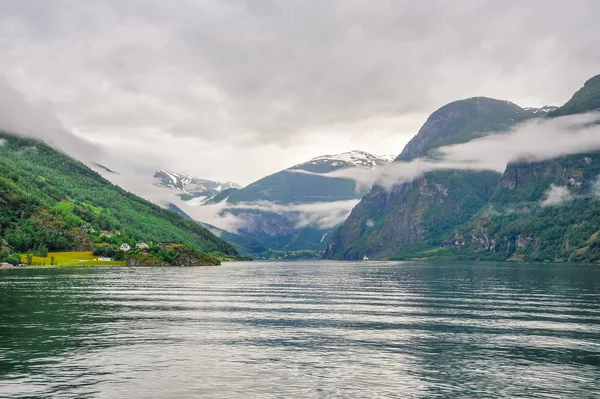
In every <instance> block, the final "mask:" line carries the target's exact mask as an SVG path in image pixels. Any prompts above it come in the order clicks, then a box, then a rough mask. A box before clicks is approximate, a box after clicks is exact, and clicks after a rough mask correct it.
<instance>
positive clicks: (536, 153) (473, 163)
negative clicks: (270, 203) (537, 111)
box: [321, 112, 600, 189]
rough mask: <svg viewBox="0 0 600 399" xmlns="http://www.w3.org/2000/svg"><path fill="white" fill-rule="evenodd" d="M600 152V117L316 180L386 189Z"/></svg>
mask: <svg viewBox="0 0 600 399" xmlns="http://www.w3.org/2000/svg"><path fill="white" fill-rule="evenodd" d="M598 150H600V113H597V112H591V113H586V114H580V115H571V116H563V117H559V118H549V119H532V120H529V121H526V122H524V123H521V124H519V125H517V126H515V127H514V128H513V129H512V130H511V131H509V132H507V133H502V134H495V135H491V136H487V137H483V138H480V139H476V140H472V141H469V142H467V143H464V144H456V145H451V146H445V147H440V148H438V149H437V153H438V155H439V159H436V160H432V159H429V158H420V159H416V160H413V161H411V162H394V163H392V164H390V165H387V166H385V167H383V168H380V169H374V170H355V169H342V170H337V171H334V172H331V173H326V174H322V175H321V176H326V177H331V178H347V179H353V180H355V181H356V182H357V184H358V185H370V184H377V185H379V186H382V187H385V188H388V189H389V188H391V187H393V186H395V185H398V184H402V183H405V182H409V181H412V180H413V179H415V178H418V177H420V176H422V175H423V174H425V173H427V172H432V171H436V170H450V169H459V170H492V171H496V172H499V173H502V172H504V170H505V169H506V166H507V165H508V164H509V163H513V162H519V161H527V162H533V161H544V160H548V159H552V158H556V157H560V156H564V155H571V154H578V153H583V152H591V151H598Z"/></svg>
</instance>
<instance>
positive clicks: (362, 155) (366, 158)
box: [290, 150, 395, 169]
mask: <svg viewBox="0 0 600 399" xmlns="http://www.w3.org/2000/svg"><path fill="white" fill-rule="evenodd" d="M394 158H395V156H392V155H384V156H378V155H373V154H370V153H368V152H364V151H357V150H355V151H350V152H343V153H341V154H329V155H323V156H320V157H316V158H313V159H311V160H310V161H308V162H304V163H301V164H298V165H294V166H292V167H291V168H290V169H306V168H307V167H314V166H318V165H328V166H330V167H334V168H335V169H342V168H352V167H354V168H363V169H364V168H366V169H371V168H376V167H378V166H383V165H387V164H388V163H390V162H392V161H393V160H394Z"/></svg>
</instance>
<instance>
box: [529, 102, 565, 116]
mask: <svg viewBox="0 0 600 399" xmlns="http://www.w3.org/2000/svg"><path fill="white" fill-rule="evenodd" d="M557 108H558V107H556V106H554V105H546V106H544V107H541V108H535V107H525V108H523V109H524V110H525V111H529V112H531V113H533V114H534V115H535V116H538V117H543V116H546V115H548V114H549V113H550V112H552V111H554V110H556V109H557Z"/></svg>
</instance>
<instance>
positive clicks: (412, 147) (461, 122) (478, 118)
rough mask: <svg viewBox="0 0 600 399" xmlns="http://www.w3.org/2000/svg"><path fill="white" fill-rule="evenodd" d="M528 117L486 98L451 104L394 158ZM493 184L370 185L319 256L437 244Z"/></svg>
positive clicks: (440, 175)
mask: <svg viewBox="0 0 600 399" xmlns="http://www.w3.org/2000/svg"><path fill="white" fill-rule="evenodd" d="M533 115H534V114H533V113H532V112H529V111H525V110H524V109H522V108H520V107H519V106H517V105H515V104H512V103H510V102H507V101H500V100H494V99H491V98H485V97H476V98H470V99H467V100H461V101H456V102H453V103H451V104H448V105H446V106H444V107H442V108H440V109H439V110H437V111H436V112H434V113H433V114H432V115H431V116H430V117H429V119H428V120H427V122H426V123H425V124H424V125H423V127H422V128H421V129H420V130H419V133H418V134H417V135H416V136H415V137H414V138H413V139H412V140H411V141H410V142H409V143H408V144H407V145H406V147H405V149H404V150H403V151H402V153H401V154H400V155H399V156H398V158H397V159H396V160H398V161H410V160H412V159H415V158H419V157H424V156H428V155H430V156H435V148H437V147H440V146H442V145H448V144H457V143H462V142H466V141H469V140H472V139H474V138H477V137H482V136H485V135H489V134H494V133H497V132H502V131H506V130H507V129H509V128H510V127H512V126H513V125H514V124H516V123H518V122H520V121H523V120H525V119H527V118H530V117H532V116H533ZM499 180H500V174H498V173H494V172H488V171H485V172H475V171H444V172H432V173H427V174H425V175H424V176H422V177H421V178H418V179H415V180H413V181H412V182H409V183H404V184H400V185H397V186H395V187H392V188H384V187H381V186H378V185H375V186H374V187H373V189H372V190H371V191H370V192H369V193H368V194H367V195H366V196H365V197H363V199H362V200H361V202H360V203H359V204H358V205H357V206H356V207H355V208H354V210H353V211H352V213H351V215H350V217H349V218H348V220H347V221H346V222H345V223H344V224H343V225H342V226H341V227H340V228H339V229H337V230H336V231H335V232H334V234H333V235H332V238H331V240H330V242H329V244H328V248H327V252H326V255H325V256H326V257H327V258H331V259H359V258H362V257H363V256H364V255H367V256H369V257H372V258H381V257H388V256H392V255H395V254H398V253H399V252H401V251H405V250H408V249H414V248H424V247H429V246H436V245H440V244H441V243H442V242H443V240H444V237H445V236H446V235H447V234H448V233H449V232H450V231H451V230H452V229H453V228H454V227H455V226H457V225H460V224H462V223H465V222H466V221H468V220H469V219H470V218H471V217H472V216H473V215H475V214H476V213H477V212H478V211H479V209H481V207H482V206H484V205H485V203H486V202H487V201H488V200H489V199H490V197H491V195H492V194H493V192H494V188H495V186H496V185H497V184H498V182H499Z"/></svg>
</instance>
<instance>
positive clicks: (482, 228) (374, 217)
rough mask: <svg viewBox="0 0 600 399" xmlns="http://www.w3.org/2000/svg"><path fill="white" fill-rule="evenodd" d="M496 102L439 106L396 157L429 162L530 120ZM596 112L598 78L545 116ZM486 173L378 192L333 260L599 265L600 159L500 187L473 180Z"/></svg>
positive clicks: (499, 181) (514, 168) (339, 238)
mask: <svg viewBox="0 0 600 399" xmlns="http://www.w3.org/2000/svg"><path fill="white" fill-rule="evenodd" d="M474 100H475V103H473V101H474ZM469 101H470V102H471V103H469ZM494 101H497V100H490V99H485V100H482V99H471V100H467V102H466V103H465V102H455V103H451V104H449V105H448V106H445V107H442V108H440V110H438V111H436V112H435V113H434V114H432V116H431V117H430V118H429V119H428V121H427V123H426V124H425V125H424V126H423V128H422V129H421V130H420V131H419V134H418V135H417V136H416V137H415V138H414V139H413V140H411V142H410V143H409V144H408V145H407V146H406V148H405V149H404V151H403V152H402V154H401V155H400V156H399V157H398V159H401V160H405V161H408V160H411V159H414V158H415V157H421V156H425V155H431V153H432V149H434V148H436V147H437V146H439V145H443V144H448V143H455V142H462V141H468V140H470V139H472V138H475V137H478V136H479V135H481V134H483V133H484V132H491V131H496V130H497V128H498V127H500V126H501V125H502V124H504V125H505V126H506V127H508V126H510V123H507V121H506V118H507V117H509V118H510V121H513V120H514V121H518V120H522V119H519V118H517V117H514V116H510V114H507V111H510V110H511V109H513V112H515V113H516V114H518V115H520V116H525V117H528V116H531V113H529V114H527V113H523V112H520V111H518V109H517V111H514V107H513V105H514V104H513V105H511V103H508V102H496V103H494ZM481 104H484V105H485V106H484V107H482V106H481ZM461 105H462V107H460V106H461ZM597 109H600V75H598V76H595V77H594V78H592V79H590V80H588V81H587V82H586V83H585V86H584V87H583V88H582V89H580V90H579V91H577V93H575V95H574V96H573V97H572V98H571V99H570V100H569V101H568V102H567V103H566V104H565V105H563V106H562V107H559V108H558V109H556V110H555V111H553V112H551V113H550V114H548V116H547V117H557V116H565V115H571V114H577V113H583V112H588V111H592V110H597ZM477 110H478V112H474V111H477ZM503 120H504V122H503V123H502V124H499V122H501V121H503ZM486 121H489V125H486ZM466 127H468V129H466ZM492 127H493V129H492ZM481 173H482V172H475V171H473V172H462V173H459V172H458V171H448V172H443V173H442V174H440V173H438V172H436V173H428V174H425V175H424V176H423V177H421V178H418V179H416V180H414V181H413V182H410V183H405V184H402V185H399V186H396V187H393V188H392V189H390V190H386V189H384V188H381V187H377V186H375V187H374V188H373V189H372V191H371V192H370V193H369V194H367V195H366V196H365V197H364V198H363V199H362V201H361V202H360V203H359V205H357V206H356V207H355V208H354V210H353V211H352V214H351V215H350V217H349V218H348V220H347V221H346V222H345V223H344V224H343V225H342V227H340V228H339V229H338V230H337V231H336V232H335V233H334V234H333V237H332V239H331V241H330V242H329V247H328V250H327V253H326V255H327V256H328V257H330V258H345V259H357V258H360V257H362V256H363V255H368V256H369V257H371V258H378V257H379V258H381V257H384V258H390V259H480V260H526V261H551V262H553V261H591V262H597V261H600V153H598V152H595V153H587V154H577V155H570V156H564V157H558V158H555V159H551V160H547V161H543V162H519V163H514V164H510V165H508V166H507V168H506V170H505V171H504V173H503V174H502V176H501V177H500V176H498V175H496V178H495V181H494V180H493V179H492V177H491V176H488V177H487V178H486V180H477V179H475V177H476V176H477V175H479V174H481ZM458 176H462V177H461V178H458V179H457V177H458ZM481 181H485V182H487V183H489V184H488V185H486V186H485V187H486V190H487V191H482V190H474V189H476V188H477V187H478V186H480V183H478V182H481ZM482 187H483V186H482ZM481 192H485V193H487V199H486V198H485V195H481V194H480V193H481ZM465 200H468V201H466V202H464V201H465ZM461 201H463V202H462V204H463V205H462V206H461ZM465 205H467V206H466V207H465ZM461 220H462V222H461Z"/></svg>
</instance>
